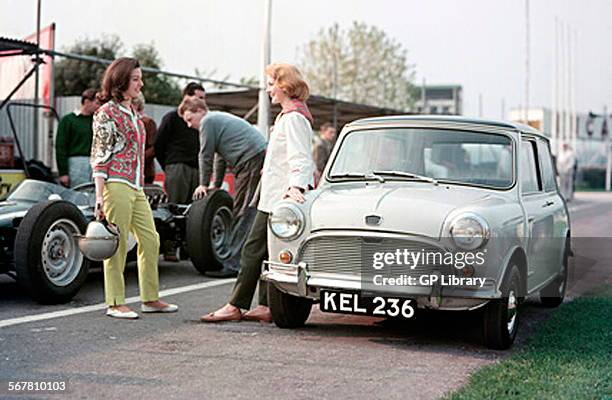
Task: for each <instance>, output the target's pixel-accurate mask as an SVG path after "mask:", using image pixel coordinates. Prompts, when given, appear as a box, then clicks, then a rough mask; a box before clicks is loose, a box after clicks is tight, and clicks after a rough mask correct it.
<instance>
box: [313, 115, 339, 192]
mask: <svg viewBox="0 0 612 400" xmlns="http://www.w3.org/2000/svg"><path fill="white" fill-rule="evenodd" d="M335 142H336V128H334V126H333V125H332V124H331V123H330V122H326V123H324V124H323V125H321V128H320V129H319V137H316V138H315V142H314V146H313V151H312V158H313V159H314V162H315V166H316V171H315V178H316V181H317V182H319V179H320V178H321V175H323V170H324V169H325V165H326V164H327V160H329V156H330V155H331V151H332V149H333V148H334V143H335Z"/></svg>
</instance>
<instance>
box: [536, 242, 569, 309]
mask: <svg viewBox="0 0 612 400" xmlns="http://www.w3.org/2000/svg"><path fill="white" fill-rule="evenodd" d="M569 248H570V247H569V238H567V239H566V243H565V250H564V251H563V265H562V267H561V273H560V274H559V276H557V277H556V278H555V279H554V280H553V281H552V282H551V283H549V284H548V285H546V287H545V288H544V289H542V290H541V291H540V303H541V304H542V305H543V306H544V307H548V308H554V307H558V306H560V305H561V303H563V299H564V298H565V291H566V289H567V275H568V263H569Z"/></svg>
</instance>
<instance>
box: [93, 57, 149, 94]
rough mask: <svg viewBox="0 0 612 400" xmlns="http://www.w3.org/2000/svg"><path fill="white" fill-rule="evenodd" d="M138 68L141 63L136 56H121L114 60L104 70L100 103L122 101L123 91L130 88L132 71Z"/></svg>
mask: <svg viewBox="0 0 612 400" xmlns="http://www.w3.org/2000/svg"><path fill="white" fill-rule="evenodd" d="M136 68H140V63H139V62H138V60H137V59H135V58H130V57H121V58H118V59H116V60H115V61H113V62H112V63H111V65H109V66H108V68H106V71H104V77H103V78H102V90H101V91H100V92H99V93H98V100H99V101H100V103H106V102H107V101H110V100H115V101H116V102H122V101H123V100H124V98H123V92H125V91H126V90H127V89H128V87H129V85H130V77H131V76H132V71H134V70H135V69H136Z"/></svg>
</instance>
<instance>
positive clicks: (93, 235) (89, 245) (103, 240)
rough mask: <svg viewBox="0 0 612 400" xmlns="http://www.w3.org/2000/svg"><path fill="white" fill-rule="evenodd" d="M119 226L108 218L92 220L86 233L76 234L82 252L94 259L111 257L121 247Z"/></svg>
mask: <svg viewBox="0 0 612 400" xmlns="http://www.w3.org/2000/svg"><path fill="white" fill-rule="evenodd" d="M119 235H120V233H119V228H118V227H117V226H116V225H115V224H112V223H110V222H108V221H107V220H106V219H103V220H101V221H91V222H90V223H89V224H88V225H87V230H86V231H85V235H75V236H76V239H77V244H78V246H79V249H80V250H81V253H83V255H84V256H85V257H87V258H88V259H90V260H92V261H103V260H106V259H108V258H111V257H112V256H113V254H115V252H116V251H117V248H119Z"/></svg>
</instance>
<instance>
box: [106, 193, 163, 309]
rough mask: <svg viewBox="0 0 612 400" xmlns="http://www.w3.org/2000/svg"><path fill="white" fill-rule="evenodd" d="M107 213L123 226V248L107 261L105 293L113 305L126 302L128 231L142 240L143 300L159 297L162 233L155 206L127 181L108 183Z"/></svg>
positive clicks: (139, 249) (140, 282)
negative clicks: (155, 217)
mask: <svg viewBox="0 0 612 400" xmlns="http://www.w3.org/2000/svg"><path fill="white" fill-rule="evenodd" d="M104 213H105V214H106V219H107V220H108V221H109V222H112V223H113V224H115V225H117V226H118V227H119V232H120V233H121V234H120V238H121V239H120V240H119V249H118V250H117V252H116V253H115V255H113V256H112V257H111V258H109V259H108V260H104V294H105V300H106V304H108V305H109V306H114V305H122V304H125V282H124V277H123V271H124V269H125V261H126V256H127V242H128V232H132V234H133V235H134V237H135V238H136V242H138V285H139V288H140V299H141V300H142V302H147V301H155V300H158V299H159V273H158V268H157V262H158V259H159V234H158V233H157V231H156V230H155V222H153V213H152V212H151V206H150V205H149V202H148V201H147V198H146V196H145V194H144V191H143V190H136V189H133V188H132V187H130V186H128V185H127V184H125V183H120V182H106V183H105V185H104Z"/></svg>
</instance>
